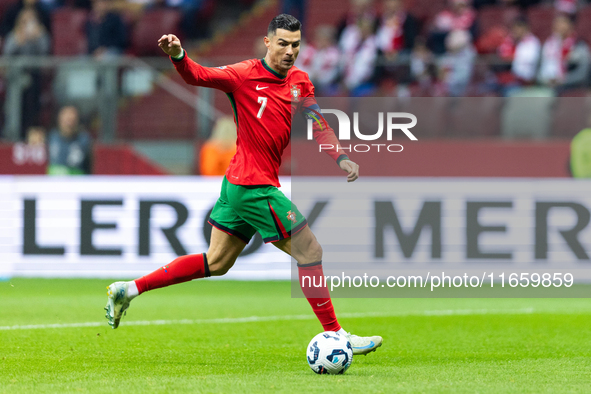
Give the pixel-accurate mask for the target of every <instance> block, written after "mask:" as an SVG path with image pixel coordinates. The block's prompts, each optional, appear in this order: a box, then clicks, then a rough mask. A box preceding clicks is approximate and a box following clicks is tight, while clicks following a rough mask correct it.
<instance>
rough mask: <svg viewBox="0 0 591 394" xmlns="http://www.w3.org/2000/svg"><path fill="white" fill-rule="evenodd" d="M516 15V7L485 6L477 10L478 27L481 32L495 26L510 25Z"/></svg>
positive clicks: (517, 11)
mask: <svg viewBox="0 0 591 394" xmlns="http://www.w3.org/2000/svg"><path fill="white" fill-rule="evenodd" d="M518 15H519V8H517V7H502V6H487V7H484V8H482V9H481V10H480V11H478V27H479V29H480V32H481V33H483V34H484V33H486V32H487V31H488V30H490V29H492V28H493V27H496V26H503V27H510V26H511V22H512V21H513V20H514V19H515V18H516V17H517V16H518Z"/></svg>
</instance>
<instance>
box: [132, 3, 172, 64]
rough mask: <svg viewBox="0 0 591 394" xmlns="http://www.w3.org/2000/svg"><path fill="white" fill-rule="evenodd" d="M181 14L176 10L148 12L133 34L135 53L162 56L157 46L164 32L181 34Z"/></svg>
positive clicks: (137, 24) (139, 21)
mask: <svg viewBox="0 0 591 394" xmlns="http://www.w3.org/2000/svg"><path fill="white" fill-rule="evenodd" d="M180 21H181V14H180V13H179V12H178V11H176V10H170V9H155V10H151V11H147V12H146V13H145V14H144V15H143V16H142V17H141V18H140V20H138V22H137V23H136V25H135V27H134V29H133V33H132V46H133V52H134V53H135V54H136V55H138V56H157V55H160V54H161V51H160V48H158V46H157V45H156V43H157V42H158V39H159V38H160V36H162V32H170V33H173V34H178V33H179V23H180Z"/></svg>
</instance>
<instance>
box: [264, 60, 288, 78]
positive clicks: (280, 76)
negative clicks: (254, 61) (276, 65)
mask: <svg viewBox="0 0 591 394" xmlns="http://www.w3.org/2000/svg"><path fill="white" fill-rule="evenodd" d="M261 63H262V64H263V67H264V68H265V70H267V71H269V72H270V73H271V74H273V75H274V76H276V77H277V78H279V79H285V77H287V75H286V76H285V77H284V76H283V75H281V74H279V73H278V72H277V71H275V70H273V69H272V68H271V67H269V65H268V64H267V62H266V61H265V59H264V58H263V59H261Z"/></svg>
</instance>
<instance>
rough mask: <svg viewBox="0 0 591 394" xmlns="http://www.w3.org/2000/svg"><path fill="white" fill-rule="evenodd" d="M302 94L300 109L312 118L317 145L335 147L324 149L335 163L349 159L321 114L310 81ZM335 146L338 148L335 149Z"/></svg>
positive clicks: (307, 116) (308, 117)
mask: <svg viewBox="0 0 591 394" xmlns="http://www.w3.org/2000/svg"><path fill="white" fill-rule="evenodd" d="M303 96H304V97H303V100H302V101H303V102H302V106H301V111H302V113H303V115H304V116H305V117H306V118H307V119H311V120H312V130H313V132H314V139H315V140H316V142H317V143H318V145H321V144H326V145H332V146H333V147H335V149H330V150H325V152H326V153H327V154H328V155H329V156H330V157H332V158H333V160H334V161H336V162H337V165H338V164H340V162H341V161H342V160H349V156H347V155H346V154H345V151H343V149H342V148H341V144H340V142H339V140H338V138H337V136H336V134H335V132H334V130H333V129H332V127H330V125H329V124H328V122H327V121H326V119H324V116H323V115H322V110H321V109H320V106H319V105H318V103H317V102H316V98H315V97H314V85H312V82H310V81H308V83H307V84H306V85H305V90H304V94H303ZM337 147H338V149H336V148H337Z"/></svg>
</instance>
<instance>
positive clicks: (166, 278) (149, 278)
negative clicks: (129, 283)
mask: <svg viewBox="0 0 591 394" xmlns="http://www.w3.org/2000/svg"><path fill="white" fill-rule="evenodd" d="M206 276H210V275H209V266H208V265H207V256H206V254H205V253H202V254H190V255H187V256H181V257H179V258H177V259H175V260H174V261H173V262H172V263H170V264H168V265H165V266H164V267H160V268H158V269H157V270H156V271H154V272H152V273H150V274H148V275H146V276H142V277H141V278H139V279H136V280H135V284H136V286H137V289H138V292H139V293H140V294H142V293H143V292H144V291H148V290H154V289H159V288H161V287H166V286H170V285H174V284H177V283H183V282H188V281H190V280H193V279H198V278H203V277H206Z"/></svg>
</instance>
